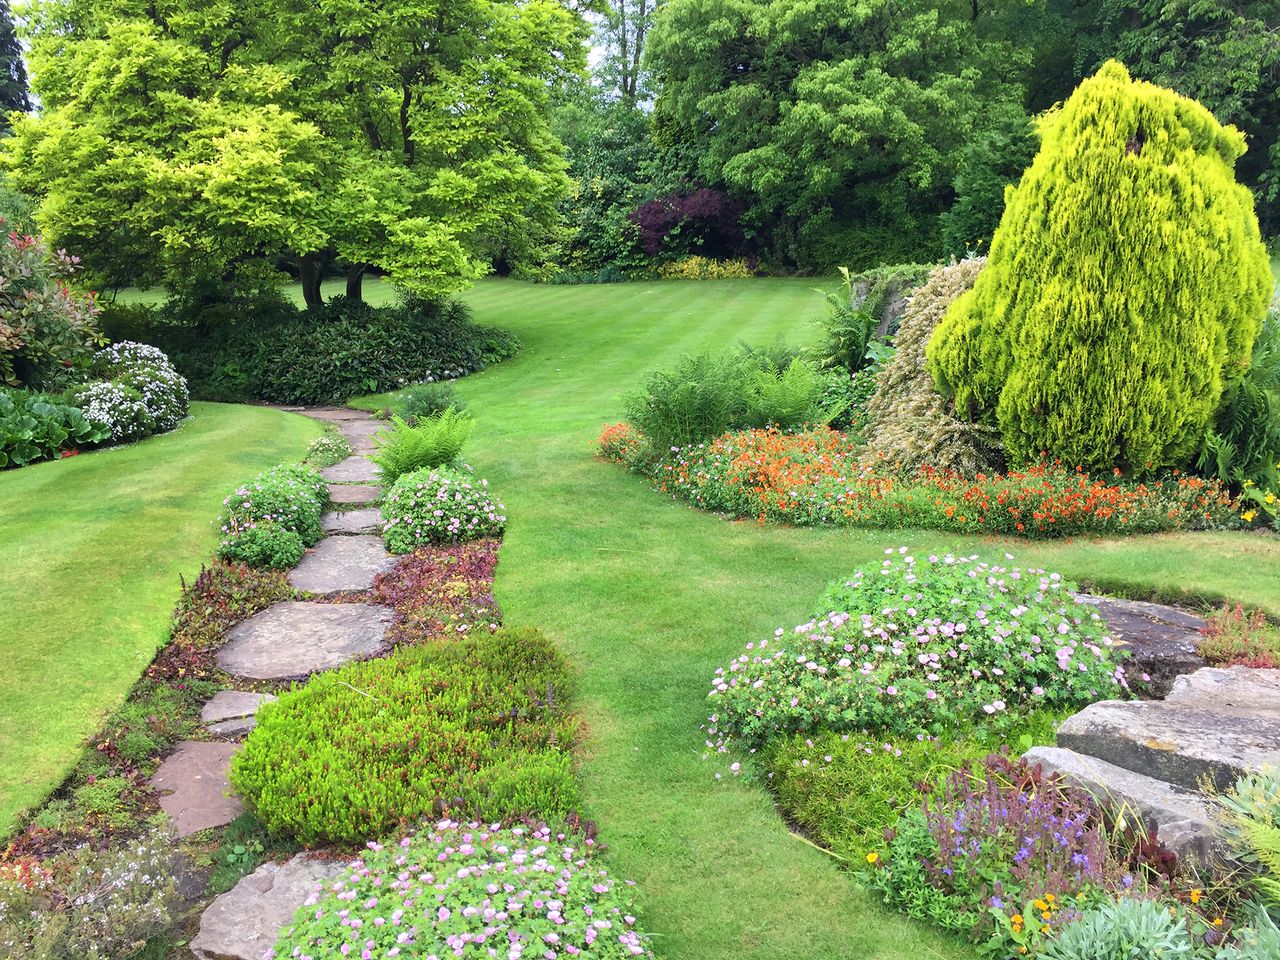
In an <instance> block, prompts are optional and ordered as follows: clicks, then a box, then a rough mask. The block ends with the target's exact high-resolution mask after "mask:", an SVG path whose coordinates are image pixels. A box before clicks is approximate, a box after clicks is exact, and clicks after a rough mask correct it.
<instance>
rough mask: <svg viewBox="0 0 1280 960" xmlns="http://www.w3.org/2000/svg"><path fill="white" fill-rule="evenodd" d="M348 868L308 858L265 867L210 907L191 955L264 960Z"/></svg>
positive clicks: (302, 856) (218, 959) (339, 862)
mask: <svg viewBox="0 0 1280 960" xmlns="http://www.w3.org/2000/svg"><path fill="white" fill-rule="evenodd" d="M345 868H346V862H345V861H342V860H323V859H319V858H317V857H315V856H313V855H312V854H307V853H300V854H298V855H297V856H296V857H294V858H293V859H292V860H289V861H288V862H286V863H283V864H281V863H264V864H263V865H262V866H260V867H259V868H258V869H257V870H255V871H253V873H251V874H249V875H248V876H247V877H245V878H244V879H243V880H241V881H240V882H239V883H237V884H236V885H235V886H234V887H232V888H231V889H230V890H228V891H227V892H226V893H224V894H223V895H222V896H220V897H218V899H216V900H214V901H213V903H211V904H209V906H208V907H207V908H206V909H205V911H204V913H203V914H202V915H201V917H200V931H199V933H197V934H196V936H195V939H194V940H192V941H191V944H190V950H191V952H192V953H193V954H195V956H196V958H197V960H262V958H263V956H264V955H265V954H266V952H267V951H268V950H270V949H271V948H272V947H274V946H275V945H276V940H277V939H278V938H279V936H280V930H281V928H282V927H286V926H288V925H289V924H291V923H292V922H293V918H294V916H295V915H296V914H297V912H298V908H299V907H301V906H302V905H303V902H304V901H305V900H306V899H307V897H309V896H310V895H311V894H313V893H314V892H315V891H316V890H317V889H318V888H319V887H321V886H324V885H326V884H329V883H332V882H333V880H334V879H335V878H336V877H338V876H339V874H341V873H343V872H344V870H345Z"/></svg>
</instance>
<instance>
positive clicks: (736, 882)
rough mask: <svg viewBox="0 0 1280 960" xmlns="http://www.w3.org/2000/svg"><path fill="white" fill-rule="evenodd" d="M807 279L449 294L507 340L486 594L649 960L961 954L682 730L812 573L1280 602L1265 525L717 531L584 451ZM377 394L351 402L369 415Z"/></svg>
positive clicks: (496, 401)
mask: <svg viewBox="0 0 1280 960" xmlns="http://www.w3.org/2000/svg"><path fill="white" fill-rule="evenodd" d="M813 285H814V284H813V283H812V282H807V281H803V280H750V281H716V282H704V283H688V282H684V283H682V282H671V283H642V284H627V285H613V286H582V287H555V286H545V287H539V286H530V285H527V284H521V283H516V282H512V281H499V280H490V281H485V282H482V283H480V284H478V285H477V286H476V287H475V288H474V289H473V290H472V291H470V292H469V293H468V294H467V299H468V300H469V301H470V302H471V303H472V305H473V306H474V308H475V316H476V319H477V320H478V321H480V322H483V323H493V324H499V325H501V326H505V327H507V328H509V329H511V330H513V331H515V332H516V333H518V334H519V335H520V337H521V338H522V339H523V340H524V343H525V347H524V350H523V351H522V352H521V354H520V355H519V356H518V357H516V358H515V359H514V360H511V361H508V362H506V363H504V364H502V365H500V366H498V367H495V368H493V369H491V370H489V371H486V372H484V373H481V374H479V375H476V376H474V377H471V378H468V379H467V380H464V381H462V382H461V383H460V384H459V389H460V392H461V394H462V396H463V397H464V398H465V399H466V400H467V401H468V404H469V406H470V409H471V410H472V412H473V413H474V414H475V415H476V418H477V420H478V421H479V423H478V426H477V429H476V432H475V435H474V439H473V441H472V446H471V448H470V450H469V453H468V458H469V459H470V461H471V462H472V463H473V464H474V465H475V466H476V467H477V468H478V469H479V470H480V471H481V472H482V473H483V474H484V475H486V476H488V477H489V478H490V479H491V480H492V481H493V482H494V483H495V485H496V488H497V490H498V492H499V493H500V494H501V495H503V496H504V498H505V501H506V504H507V506H508V508H509V509H508V513H509V516H510V517H511V522H510V527H509V529H508V533H507V538H506V540H505V543H504V546H503V550H502V559H501V563H500V564H499V568H498V582H497V591H498V598H499V600H500V601H501V603H502V604H503V606H504V608H505V611H506V615H507V620H508V622H510V623H513V624H537V625H540V626H542V627H543V628H544V629H545V630H546V631H547V632H548V633H549V634H550V635H551V636H552V637H553V638H554V639H555V640H556V641H557V642H559V643H560V644H561V645H562V646H563V649H564V650H565V651H566V653H567V654H568V655H569V656H570V657H571V659H572V661H573V663H574V664H575V666H576V667H577V669H578V671H579V673H580V676H581V681H582V682H581V691H582V693H581V710H582V713H583V715H584V718H585V721H586V723H587V725H588V727H589V734H588V737H587V743H586V749H585V759H584V762H583V777H584V792H585V795H586V796H587V798H588V809H587V811H586V813H587V814H588V815H589V816H591V817H592V818H594V819H596V820H597V821H598V822H599V823H600V826H601V830H602V834H603V838H604V839H605V840H606V842H607V843H608V844H609V846H610V848H611V850H612V859H613V862H614V864H615V866H616V868H617V871H618V873H619V874H620V875H622V876H626V877H629V878H631V879H634V880H636V881H637V882H638V884H639V887H638V889H639V890H640V892H641V895H642V898H643V908H644V916H643V923H644V926H645V927H646V928H647V929H649V930H651V931H653V932H654V933H655V934H656V935H657V937H658V939H657V942H656V946H657V949H658V952H659V953H660V954H661V955H662V956H663V957H665V958H666V960H729V958H733V960H747V958H760V960H763V958H769V960H799V958H805V960H809V958H817V957H821V958H823V960H828V958H830V960H836V958H850V960H852V958H890V957H894V958H898V957H906V956H919V957H962V956H965V957H967V956H971V955H972V953H971V952H970V951H969V950H968V949H967V948H965V947H963V946H961V945H958V944H956V943H954V942H952V941H949V940H946V939H944V938H943V937H941V936H939V935H936V934H934V933H932V932H930V931H928V930H926V929H924V928H923V927H917V926H914V925H912V924H910V923H909V922H908V921H906V920H905V919H903V918H901V917H899V916H898V915H896V914H892V913H889V912H887V911H886V910H884V909H883V908H881V907H879V906H878V905H877V904H875V903H874V902H873V899H872V898H871V897H870V896H869V895H867V894H864V893H862V892H861V891H860V890H859V889H858V888H857V886H856V885H855V884H853V883H851V882H850V881H849V878H848V877H847V875H845V874H843V873H842V872H841V871H840V870H839V869H838V867H837V865H836V864H835V863H834V862H833V861H832V860H831V859H830V858H829V857H827V856H825V855H824V854H823V853H821V852H819V851H817V850H814V849H813V848H812V847H810V846H808V845H806V844H805V843H804V842H803V841H802V840H800V839H797V838H795V837H793V836H792V835H791V834H789V832H788V830H787V826H786V825H785V824H784V823H783V821H782V820H781V818H780V817H779V816H778V814H777V812H776V811H775V809H774V807H773V805H772V803H771V801H770V798H769V795H768V793H767V792H766V791H765V790H764V789H763V788H761V787H760V786H757V785H751V784H747V783H744V782H741V781H731V780H729V779H726V780H722V781H717V780H716V779H715V773H716V771H717V770H718V769H719V768H718V767H717V765H716V763H715V762H714V761H712V760H704V759H703V756H702V753H703V751H702V748H701V744H702V737H701V736H700V732H699V725H700V724H702V723H703V722H704V721H705V719H706V713H707V710H706V703H705V695H706V692H707V689H708V686H709V681H710V678H711V675H712V672H713V671H714V670H715V668H716V667H717V666H719V665H722V664H723V663H725V662H727V661H728V660H729V659H730V658H731V657H733V656H735V655H736V654H737V653H739V652H741V650H742V648H743V647H744V645H745V644H746V643H747V642H748V641H749V640H755V639H759V638H761V637H764V636H767V635H769V634H771V633H772V631H773V630H774V629H775V628H776V627H780V626H783V627H790V626H792V625H794V624H795V623H797V622H799V621H800V619H802V617H803V614H804V612H805V611H806V610H807V609H808V607H809V606H810V604H811V603H812V602H813V600H814V599H815V598H816V596H817V595H818V593H819V592H820V591H821V589H822V588H823V586H824V585H825V584H826V582H827V581H828V580H831V579H833V578H834V577H836V576H839V575H841V574H844V573H847V572H849V571H850V570H852V569H853V568H854V567H855V566H857V565H858V564H862V563H867V562H878V560H879V559H881V558H882V555H883V551H884V549H885V548H886V547H888V546H893V545H898V544H908V545H919V546H923V547H927V548H928V549H929V550H931V551H944V550H957V551H959V550H980V551H982V552H984V553H986V554H988V555H993V556H996V557H1000V556H1001V555H1002V553H1003V552H1004V551H1006V550H1007V551H1008V552H1011V553H1013V554H1015V555H1016V557H1017V560H1018V561H1019V562H1023V563H1035V564H1043V565H1048V566H1051V567H1053V568H1056V569H1059V570H1062V571H1064V572H1065V573H1068V574H1070V575H1071V576H1073V577H1076V578H1080V579H1084V580H1087V581H1091V582H1094V583H1097V584H1100V585H1102V586H1106V587H1113V588H1116V589H1123V590H1124V591H1125V592H1128V593H1132V594H1137V595H1155V594H1159V595H1164V596H1170V597H1183V598H1186V599H1189V600H1199V599H1208V598H1219V597H1227V596H1230V597H1234V598H1238V599H1240V600H1244V601H1248V602H1251V603H1254V604H1258V605H1261V606H1264V607H1266V608H1267V609H1268V610H1270V611H1271V612H1272V613H1276V614H1280V539H1277V538H1275V537H1263V536H1255V535H1248V534H1212V535H1168V536H1159V537H1151V538H1143V539H1136V540H1126V541H1093V540H1078V541H1074V542H1068V543H1057V544H1031V543H1011V542H1004V541H994V540H991V541H986V542H979V541H975V540H972V539H969V540H966V539H962V538H958V537H948V536H937V535H928V534H919V533H911V532H905V533H884V532H862V531H849V530H799V529H786V528H782V527H776V526H770V527H763V528H761V527H759V526H757V525H756V524H754V523H749V522H747V523H744V522H733V523H731V522H726V521H724V520H722V519H720V518H718V517H715V516H711V515H707V514H704V513H701V512H698V511H696V510H693V509H690V508H689V507H687V506H685V505H683V504H679V503H675V502H673V501H671V500H668V499H666V498H664V497H663V496H662V495H660V494H658V493H656V492H654V491H653V490H651V489H650V488H649V487H648V485H647V484H646V483H645V482H644V481H643V480H641V479H638V478H636V477H634V476H632V475H630V474H628V473H627V472H626V471H624V470H623V469H622V468H619V467H613V466H609V465H606V464H603V463H600V462H598V461H596V460H594V459H593V456H592V451H591V442H592V440H593V438H594V437H595V436H596V434H597V433H598V432H599V429H600V426H601V424H603V423H605V422H607V421H612V420H617V419H618V418H619V417H620V415H621V404H620V403H619V400H618V397H619V394H620V393H622V392H623V391H625V390H627V389H628V388H630V387H631V386H632V385H634V384H635V383H637V381H638V380H639V379H640V377H641V376H642V375H643V374H644V372H645V371H647V370H649V369H652V368H654V367H657V366H662V365H664V364H668V363H670V362H671V361H672V360H674V359H675V358H676V357H677V356H679V355H680V354H681V353H683V352H686V351H693V350H699V349H702V348H704V347H709V348H714V349H721V348H726V347H729V346H732V345H733V344H735V343H737V342H739V341H748V342H753V343H761V342H765V341H769V340H772V339H774V338H776V337H783V338H785V339H787V340H790V341H792V342H798V341H802V340H804V339H806V338H808V337H809V336H811V335H812V333H813V329H812V326H811V324H810V320H811V319H812V318H813V317H814V315H815V314H816V313H817V312H818V311H820V310H821V309H822V306H821V301H820V298H819V297H818V295H817V294H815V293H814V292H813V291H812V289H811V288H812V287H813ZM382 399H383V398H378V397H374V398H366V399H365V400H364V401H363V402H362V405H364V406H367V407H370V408H373V407H377V406H380V405H381V402H382Z"/></svg>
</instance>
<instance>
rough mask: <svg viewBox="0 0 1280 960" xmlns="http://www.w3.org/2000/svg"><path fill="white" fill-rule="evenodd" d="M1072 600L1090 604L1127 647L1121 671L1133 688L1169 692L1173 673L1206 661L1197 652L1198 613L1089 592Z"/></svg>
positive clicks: (1155, 694)
mask: <svg viewBox="0 0 1280 960" xmlns="http://www.w3.org/2000/svg"><path fill="white" fill-rule="evenodd" d="M1076 599H1077V600H1079V601H1080V602H1081V603H1087V604H1089V605H1091V606H1093V607H1096V608H1097V610H1098V613H1099V614H1101V616H1102V618H1103V619H1104V620H1106V622H1107V626H1108V628H1109V629H1110V630H1111V633H1112V636H1114V637H1115V639H1116V640H1117V641H1119V642H1120V644H1122V645H1123V647H1125V648H1126V649H1127V650H1128V652H1129V660H1128V662H1126V664H1125V672H1126V673H1127V674H1128V675H1129V677H1130V683H1132V684H1133V686H1134V691H1135V692H1137V693H1141V694H1142V695H1143V696H1147V697H1151V698H1153V699H1159V698H1160V697H1163V696H1165V695H1166V694H1167V693H1168V692H1169V689H1170V688H1171V687H1172V685H1173V681H1174V678H1175V677H1178V676H1180V675H1182V674H1186V673H1191V672H1193V671H1195V670H1199V669H1200V668H1201V667H1203V666H1206V665H1207V663H1206V661H1205V659H1204V658H1203V657H1201V656H1200V654H1199V652H1198V650H1199V642H1200V639H1201V637H1202V636H1203V633H1202V631H1203V630H1204V628H1205V627H1206V626H1207V625H1208V624H1207V623H1206V622H1205V620H1204V618H1202V617H1199V616H1197V615H1196V614H1194V613H1191V612H1190V611H1187V610H1181V609H1179V608H1177V607H1169V606H1165V605H1163V604H1159V603H1147V602H1145V601H1141V600H1117V599H1115V598H1113V597H1095V596H1091V595H1090V594H1077V595H1076ZM1143 674H1146V675H1147V677H1148V678H1149V679H1148V680H1147V681H1146V682H1145V683H1141V682H1140V680H1141V677H1142V675H1143Z"/></svg>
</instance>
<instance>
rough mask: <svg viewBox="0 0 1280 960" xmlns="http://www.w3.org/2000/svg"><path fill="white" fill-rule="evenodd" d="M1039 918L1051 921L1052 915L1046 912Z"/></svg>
mask: <svg viewBox="0 0 1280 960" xmlns="http://www.w3.org/2000/svg"><path fill="white" fill-rule="evenodd" d="M1040 916H1042V917H1044V918H1045V919H1046V920H1052V919H1053V914H1052V913H1050V912H1049V911H1048V910H1046V911H1045V912H1044V913H1042V914H1040Z"/></svg>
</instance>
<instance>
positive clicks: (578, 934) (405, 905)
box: [267, 820, 653, 960]
mask: <svg viewBox="0 0 1280 960" xmlns="http://www.w3.org/2000/svg"><path fill="white" fill-rule="evenodd" d="M627 886H629V884H619V883H618V881H616V880H614V879H613V878H612V877H610V876H609V874H608V871H606V870H605V869H603V868H602V867H601V866H600V865H599V862H598V859H597V857H596V854H595V842H594V840H593V839H592V838H591V836H590V835H583V834H580V833H576V832H573V833H570V832H557V833H555V834H553V833H552V831H551V830H550V829H549V828H548V827H546V826H538V827H520V826H516V827H511V828H508V829H502V828H501V827H499V826H496V825H495V826H486V825H483V824H479V823H470V824H459V823H453V822H450V821H447V820H446V821H443V822H441V823H439V824H437V825H436V826H435V828H434V829H431V830H429V831H425V832H423V833H419V834H418V835H417V836H413V837H407V838H405V839H403V840H401V841H400V842H399V843H396V844H390V845H387V846H383V845H382V844H379V843H370V844H369V845H368V852H366V853H365V854H364V856H362V857H361V858H360V859H359V860H357V861H356V862H355V863H353V864H352V865H351V867H350V868H349V869H348V871H347V872H346V874H345V875H343V876H342V877H340V878H339V879H338V880H336V881H334V882H333V883H331V884H329V885H328V886H327V887H326V888H324V889H322V890H321V891H318V892H317V893H316V894H314V895H312V896H311V897H310V898H309V899H308V901H307V903H306V905H305V906H303V907H302V908H301V909H300V910H299V911H298V914H297V917H296V918H295V919H294V922H293V926H291V927H288V928H286V929H285V930H284V931H283V932H282V933H281V936H280V940H279V942H278V943H277V944H276V948H275V950H274V951H273V952H272V953H269V954H268V955H267V956H268V960H270V958H272V957H280V958H290V957H299V956H315V957H339V956H352V957H359V956H364V957H374V956H376V957H397V956H402V957H406V958H408V957H420V958H428V957H444V956H454V957H477V958H478V957H496V956H502V957H517V958H518V957H521V956H525V957H529V958H531V960H532V958H534V957H539V958H541V957H545V958H548V960H554V958H557V957H591V958H598V960H623V958H631V957H652V956H653V954H652V953H651V951H650V950H649V944H648V938H646V937H645V936H644V935H643V934H641V933H640V932H639V931H638V930H636V928H635V923H636V918H635V917H634V916H632V913H631V910H632V904H631V898H630V896H629V894H628V891H627Z"/></svg>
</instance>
